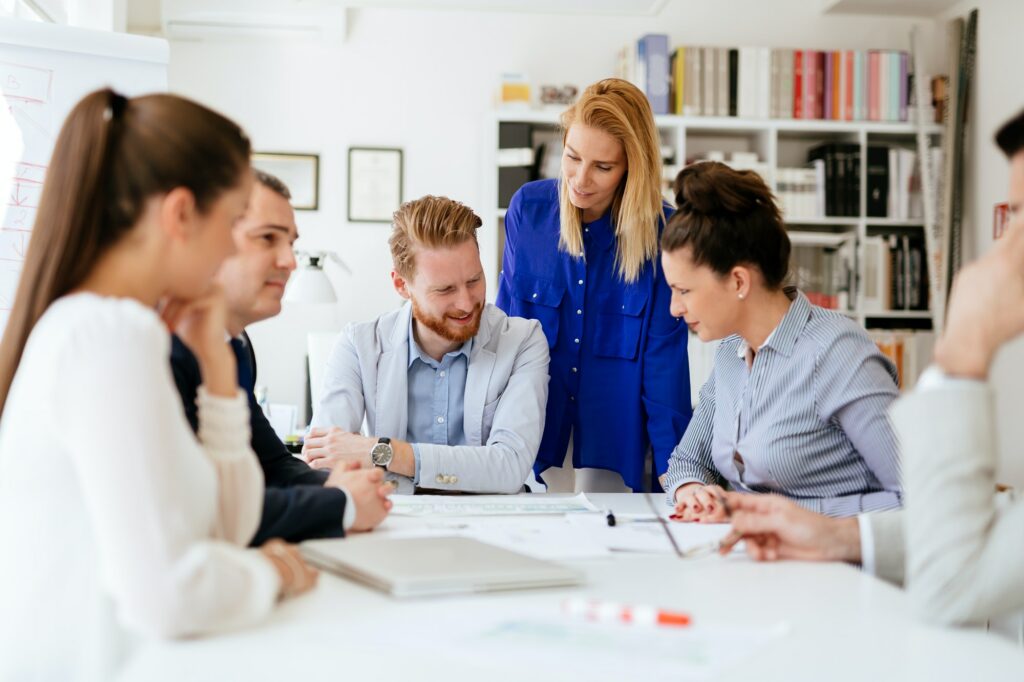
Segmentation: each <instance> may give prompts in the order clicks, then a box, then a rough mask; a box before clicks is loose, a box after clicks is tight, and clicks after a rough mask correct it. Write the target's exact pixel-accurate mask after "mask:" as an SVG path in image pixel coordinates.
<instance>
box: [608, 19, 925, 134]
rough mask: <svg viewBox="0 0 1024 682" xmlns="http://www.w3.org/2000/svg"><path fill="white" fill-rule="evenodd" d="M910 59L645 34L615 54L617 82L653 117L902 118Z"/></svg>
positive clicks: (908, 95)
mask: <svg viewBox="0 0 1024 682" xmlns="http://www.w3.org/2000/svg"><path fill="white" fill-rule="evenodd" d="M911 65H912V61H911V59H910V55H909V53H907V52H902V51H895V50H833V51H823V50H791V49H773V48H766V47H737V48H727V47H689V46H686V47H677V48H675V49H674V50H670V47H669V39H668V36H667V35H664V34H648V35H645V36H643V37H642V38H640V39H639V40H638V41H637V42H636V43H635V44H630V45H627V46H625V47H624V48H623V49H622V50H620V51H619V55H618V72H619V76H620V77H621V78H625V79H626V80H628V81H630V82H632V83H634V84H635V85H636V86H637V87H639V88H640V89H641V90H643V91H644V93H645V94H646V95H647V98H648V100H650V103H651V108H652V109H653V110H654V113H655V114H681V115H684V116H721V117H726V116H735V117H739V118H752V119H756V118H777V119H824V120H836V121H907V120H909V112H910V109H909V107H910V106H911V105H912V104H913V102H914V97H913V71H912V68H911Z"/></svg>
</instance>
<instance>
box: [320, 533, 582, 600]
mask: <svg viewBox="0 0 1024 682" xmlns="http://www.w3.org/2000/svg"><path fill="white" fill-rule="evenodd" d="M301 549H302V554H303V556H304V557H305V558H306V560H307V561H308V562H309V563H310V564H312V565H314V566H316V567H317V568H320V569H322V570H324V571H328V572H330V573H334V574H336V575H340V576H342V577H345V578H351V579H352V580H356V581H358V582H361V583H365V584H367V585H369V586H371V587H374V588H377V589H378V590H382V591H384V592H387V593H388V594H390V595H392V596H394V597H431V596H437V595H445V594H467V593H473V592H492V591H497V590H521V589H532V588H537V587H563V586H569V585H578V584H579V583H580V582H582V580H583V575H582V573H580V572H579V571H577V570H574V569H571V568H568V567H566V566H562V565H560V564H556V563H553V562H551V561H544V560H542V559H535V558H533V557H530V556H526V555H525V554H519V553H518V552H513V551H510V550H507V549H503V548H501V547H497V546H495V545H489V544H487V543H485V542H480V541H479V540H473V539H472V538H466V537H457V536H453V537H429V538H387V537H372V536H366V537H361V538H351V539H345V540H309V541H306V542H304V543H302V545H301Z"/></svg>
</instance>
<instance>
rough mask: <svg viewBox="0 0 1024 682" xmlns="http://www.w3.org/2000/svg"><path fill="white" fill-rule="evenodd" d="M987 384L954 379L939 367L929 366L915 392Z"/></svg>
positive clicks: (976, 380)
mask: <svg viewBox="0 0 1024 682" xmlns="http://www.w3.org/2000/svg"><path fill="white" fill-rule="evenodd" d="M983 383H985V382H983V381H981V380H979V379H966V378H964V377H953V376H950V375H948V374H946V373H945V372H943V371H942V369H941V368H940V367H939V366H938V365H929V366H928V369H926V370H925V371H924V372H923V373H922V374H921V377H920V378H919V379H918V380H917V386H916V387H915V388H914V390H915V391H920V392H924V391H932V390H935V389H939V388H950V387H953V386H977V385H979V384H983Z"/></svg>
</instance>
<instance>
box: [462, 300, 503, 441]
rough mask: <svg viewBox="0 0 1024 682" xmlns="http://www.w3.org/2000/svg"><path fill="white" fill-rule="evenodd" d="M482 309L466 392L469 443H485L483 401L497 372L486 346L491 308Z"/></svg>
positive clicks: (464, 428)
mask: <svg viewBox="0 0 1024 682" xmlns="http://www.w3.org/2000/svg"><path fill="white" fill-rule="evenodd" d="M489 307H490V306H486V307H485V308H484V311H483V319H482V320H481V324H480V331H479V332H477V335H476V338H474V339H473V350H472V352H471V353H470V357H469V367H468V369H467V372H466V394H465V397H464V399H463V411H464V414H463V417H462V419H463V431H465V433H466V443H468V444H469V445H483V442H482V438H481V433H482V431H483V422H484V405H485V404H486V402H487V387H488V386H489V385H490V383H491V374H493V372H494V361H495V357H496V356H495V354H494V351H492V350H491V349H490V348H488V347H487V344H488V342H489V341H490V339H491V328H490V325H489V324H488V319H487V318H488V314H487V313H488V308H489Z"/></svg>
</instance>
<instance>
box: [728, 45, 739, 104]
mask: <svg viewBox="0 0 1024 682" xmlns="http://www.w3.org/2000/svg"><path fill="white" fill-rule="evenodd" d="M739 68H740V51H739V50H738V49H735V48H733V49H731V50H729V115H730V116H736V114H737V111H738V109H737V107H738V105H739V100H738V99H737V96H738V88H739V84H740V81H739Z"/></svg>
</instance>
